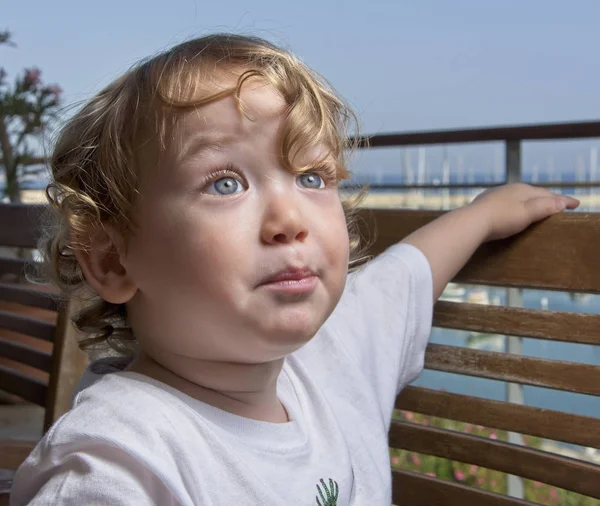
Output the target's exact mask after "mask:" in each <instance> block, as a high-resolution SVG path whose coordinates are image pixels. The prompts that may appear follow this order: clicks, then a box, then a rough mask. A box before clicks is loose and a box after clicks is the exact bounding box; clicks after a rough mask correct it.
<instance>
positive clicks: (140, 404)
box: [10, 244, 432, 506]
mask: <svg viewBox="0 0 600 506" xmlns="http://www.w3.org/2000/svg"><path fill="white" fill-rule="evenodd" d="M431 315H432V279H431V270H430V267H429V264H428V262H427V260H426V258H425V256H424V255H423V254H422V253H421V252H420V251H419V250H418V249H416V248H414V247H412V246H410V245H402V244H401V245H396V246H394V247H392V248H390V249H389V250H388V251H386V252H385V253H384V254H383V255H381V256H379V257H378V258H376V259H375V260H373V261H371V262H370V263H369V264H367V265H366V266H365V267H364V268H363V269H362V270H360V271H358V272H356V273H353V274H351V275H349V277H348V282H347V285H346V289H345V291H344V294H343V296H342V299H341V301H340V303H339V304H338V306H337V307H336V309H335V311H334V312H333V314H332V315H331V316H330V318H329V319H328V320H327V322H325V324H324V325H323V327H322V328H321V329H320V331H319V332H318V334H317V335H316V336H315V337H314V338H313V340H312V341H310V342H309V343H308V344H307V345H305V346H304V347H303V348H301V349H300V350H298V351H297V352H295V353H293V354H292V355H290V356H289V357H287V358H286V360H285V363H284V366H283V369H282V373H281V375H280V377H279V379H278V395H279V398H280V400H281V402H282V403H283V405H284V406H285V407H286V409H287V411H288V413H289V415H290V419H291V421H290V422H288V423H283V424H274V423H267V422H260V421H256V420H249V419H246V418H243V417H239V416H236V415H233V414H231V413H227V412H224V411H222V410H219V409H217V408H214V407H212V406H210V405H207V404H205V403H202V402H199V401H197V400H195V399H193V398H191V397H188V396H187V395H184V394H182V393H181V392H179V391H177V390H175V389H172V388H170V387H169V386H167V385H164V384H162V383H160V382H157V381H154V380H152V379H150V378H148V377H146V376H143V375H140V374H137V373H131V372H120V373H111V374H107V375H105V376H103V377H102V378H101V379H99V380H98V381H97V382H95V383H94V384H93V385H91V386H89V387H88V388H86V389H85V390H83V391H82V392H81V393H79V394H78V395H77V397H76V399H75V403H74V407H73V409H72V410H71V411H70V412H69V413H67V414H66V415H65V416H63V417H62V418H61V419H60V420H59V421H58V422H57V423H56V424H55V425H54V426H53V427H52V428H51V429H50V431H49V432H48V433H47V434H46V436H45V437H44V438H43V440H42V441H41V442H40V443H39V444H38V445H37V447H36V448H35V450H34V451H33V453H32V454H31V455H30V456H29V458H28V459H27V460H26V461H25V463H24V464H23V465H22V466H21V468H20V469H19V470H18V471H17V473H16V475H15V480H14V485H13V492H12V497H11V503H10V504H11V505H12V506H20V505H24V504H33V505H50V504H52V505H55V504H61V505H77V506H80V505H83V504H103V505H104V504H106V505H111V506H119V505H135V506H144V505H155V504H156V505H160V506H169V505H185V506H192V505H202V506H209V505H210V506H217V505H219V506H225V505H227V506H231V505H232V504H235V505H238V506H239V505H283V504H285V505H286V506H287V505H290V506H291V505H301V506H309V505H310V506H346V505H368V506H372V505H386V506H387V505H389V504H390V503H391V468H390V459H389V452H388V443H387V433H388V430H389V425H390V421H391V416H392V411H393V406H394V400H395V397H396V395H397V394H398V392H399V391H400V390H401V389H402V387H404V386H405V385H406V384H407V383H409V382H411V381H412V380H413V379H415V378H416V377H417V376H418V374H419V373H420V371H421V370H422V368H423V359H424V352H425V346H426V344H427V339H428V336H429V333H430V329H431Z"/></svg>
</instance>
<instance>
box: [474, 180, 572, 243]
mask: <svg viewBox="0 0 600 506" xmlns="http://www.w3.org/2000/svg"><path fill="white" fill-rule="evenodd" d="M578 205H579V200H577V199H574V198H573V197H568V196H566V195H557V194H555V193H552V192H551V191H549V190H546V189H545V188H540V187H536V186H531V185H528V184H525V183H513V184H508V185H504V186H500V187H497V188H492V189H489V190H486V191H485V192H483V193H482V194H480V195H478V196H477V198H475V200H473V202H472V203H471V204H470V207H473V208H476V209H477V211H478V213H483V215H484V216H485V217H486V219H487V223H488V226H489V228H488V233H487V237H486V240H487V241H494V240H496V239H504V238H506V237H509V236H511V235H513V234H517V233H519V232H521V231H522V230H524V229H526V228H527V227H528V226H529V225H531V224H532V223H535V222H536V221H540V220H543V219H544V218H547V217H548V216H551V215H553V214H556V213H559V212H561V211H564V210H565V209H575V208H576V207H577V206H578Z"/></svg>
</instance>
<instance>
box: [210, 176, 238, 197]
mask: <svg viewBox="0 0 600 506" xmlns="http://www.w3.org/2000/svg"><path fill="white" fill-rule="evenodd" d="M210 190H213V191H211V192H209V193H216V194H218V195H233V194H235V193H240V192H241V191H242V190H243V186H242V184H241V183H240V182H239V181H238V180H237V179H235V178H233V177H222V178H221V179H217V180H216V181H215V182H214V183H212V184H211V185H210Z"/></svg>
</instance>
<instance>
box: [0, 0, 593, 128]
mask: <svg viewBox="0 0 600 506" xmlns="http://www.w3.org/2000/svg"><path fill="white" fill-rule="evenodd" d="M599 21H600V1H598V0H573V1H571V2H566V1H565V0H560V1H559V0H396V1H382V0H372V1H370V2H365V1H360V2H359V1H356V0H346V1H345V2H341V1H339V2H333V1H329V0H320V1H317V0H303V1H298V2H290V1H286V0H277V1H275V0H254V1H253V2H249V1H247V0H245V1H241V0H230V1H221V2H219V1H214V0H213V1H205V2H202V1H200V0H168V1H167V0H120V1H117V0H103V1H102V2H85V1H81V0H77V1H75V0H54V1H52V2H48V1H46V0H44V1H42V0H30V1H26V0H19V1H17V0H13V1H9V0H7V1H5V2H4V5H3V7H2V16H1V18H0V28H2V27H4V28H8V29H10V30H11V31H12V32H13V33H14V39H15V41H16V42H17V44H18V48H16V49H10V48H5V47H4V48H0V66H4V67H5V68H6V69H7V70H8V71H9V72H10V74H11V75H13V74H14V73H15V72H16V71H18V70H19V69H21V68H23V67H25V66H31V65H37V66H39V67H40V68H41V69H42V71H43V77H44V78H45V80H46V81H47V82H57V83H58V84H60V85H61V86H62V88H63V89H64V90H65V97H64V98H65V102H66V103H67V104H73V103H76V102H78V101H81V100H85V99H86V98H88V97H89V96H91V94H93V93H94V92H96V91H98V90H99V89H100V87H102V86H103V85H105V84H107V83H108V82H109V81H110V80H111V79H113V78H114V77H116V76H117V75H119V74H120V73H121V72H123V71H124V70H126V69H127V68H128V67H129V66H130V65H131V64H133V63H134V62H135V61H137V60H138V59H139V58H142V57H145V56H147V55H150V54H152V53H154V52H156V51H159V50H161V49H163V48H165V47H167V46H169V45H171V44H173V43H176V42H179V41H181V40H183V39H185V38H188V37H191V36H194V35H198V34H205V33H207V32H211V31H236V32H243V33H251V34H256V35H260V36H263V37H266V38H268V39H271V40H273V41H274V42H277V43H280V44H283V45H285V46H286V47H288V48H290V49H292V50H293V51H294V52H296V54H298V55H299V56H300V57H301V58H302V59H303V60H304V61H305V62H306V63H308V64H309V65H311V66H313V67H314V68H316V70H318V71H319V72H321V73H322V74H323V75H324V76H325V77H326V78H327V79H329V80H330V82H331V83H332V84H333V85H334V86H335V87H336V88H337V89H338V90H339V91H340V93H341V94H342V95H343V96H344V97H345V98H346V99H347V100H348V101H349V102H350V104H351V105H352V106H353V107H354V108H355V109H356V110H357V112H358V113H359V115H360V117H361V119H362V122H363V126H362V130H363V132H365V133H375V132H383V131H385V132H387V131H411V130H428V129H438V128H461V127H470V126H488V125H497V124H519V123H533V122H554V121H574V120H586V119H598V117H599V116H600V115H599V111H600V65H599V62H600V58H599V55H598V52H599V51H600V29H599V24H598V23H599Z"/></svg>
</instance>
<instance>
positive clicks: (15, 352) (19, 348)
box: [0, 337, 52, 372]
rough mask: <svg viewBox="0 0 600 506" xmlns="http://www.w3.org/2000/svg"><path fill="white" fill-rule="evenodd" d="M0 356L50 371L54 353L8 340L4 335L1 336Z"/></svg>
mask: <svg viewBox="0 0 600 506" xmlns="http://www.w3.org/2000/svg"><path fill="white" fill-rule="evenodd" d="M0 357H6V358H9V359H11V360H14V361H15V362H21V363H23V364H27V365H30V366H32V367H36V368H37V369H41V370H42V371H46V372H50V369H51V367H52V354H50V353H48V352H44V351H40V350H36V349H35V348H31V347H29V346H26V345H24V344H22V343H19V342H13V341H8V340H6V339H3V338H2V337H0Z"/></svg>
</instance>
